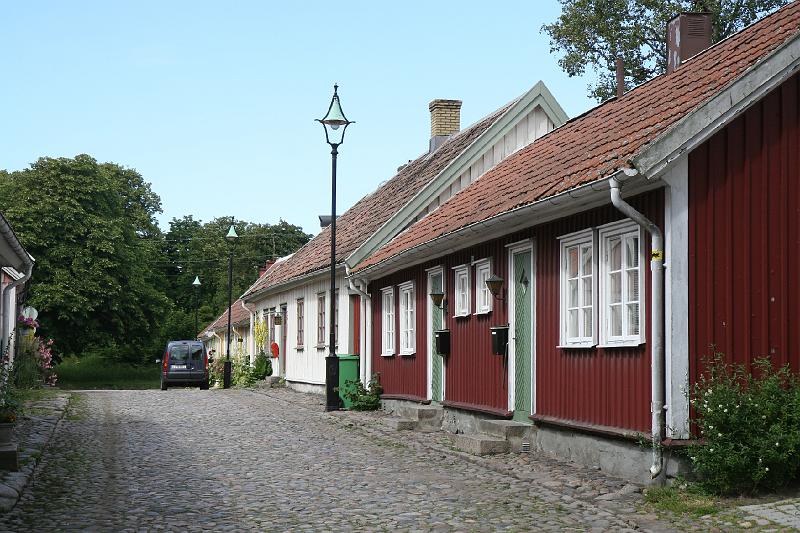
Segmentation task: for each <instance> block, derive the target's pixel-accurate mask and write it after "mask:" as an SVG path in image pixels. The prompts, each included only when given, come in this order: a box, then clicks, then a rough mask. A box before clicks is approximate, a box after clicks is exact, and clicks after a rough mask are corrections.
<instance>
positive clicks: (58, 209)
mask: <svg viewBox="0 0 800 533" xmlns="http://www.w3.org/2000/svg"><path fill="white" fill-rule="evenodd" d="M0 211H2V212H3V214H4V215H5V216H6V218H7V219H8V220H9V222H10V223H11V225H12V226H13V227H14V230H15V232H16V233H17V235H18V236H19V238H20V240H21V241H22V243H23V244H24V246H25V247H26V249H27V250H28V252H30V254H31V255H32V256H33V257H34V258H35V259H36V266H35V269H34V276H33V280H32V282H31V284H30V289H29V296H30V299H29V303H30V304H31V305H33V306H34V307H36V308H37V309H38V310H39V316H40V322H41V323H42V329H43V334H45V335H47V336H50V337H52V338H54V339H55V341H56V349H57V350H58V351H59V352H60V353H62V354H66V355H72V354H76V355H80V354H82V353H86V352H88V351H101V352H102V353H104V354H106V355H108V356H111V357H115V358H118V359H124V360H128V361H142V360H145V359H149V358H150V357H151V356H152V355H154V354H155V353H158V352H159V350H160V349H161V348H163V345H164V343H165V342H166V340H168V339H174V338H193V337H194V335H195V334H196V333H197V331H196V330H195V329H194V309H195V304H196V305H197V307H198V308H199V310H200V312H199V317H198V321H199V326H202V325H204V324H205V323H207V322H208V321H210V320H211V319H213V318H214V317H216V316H217V315H218V314H219V313H220V312H221V311H222V310H223V309H224V307H225V305H227V265H228V253H229V249H228V248H227V243H226V241H225V239H224V235H225V233H226V232H227V230H228V227H229V225H230V223H231V219H230V218H218V219H214V220H212V221H210V222H208V223H205V224H204V223H202V222H201V221H199V220H195V219H194V218H193V217H191V216H187V217H184V218H182V219H173V220H172V221H171V222H170V228H169V230H168V231H167V232H166V233H163V232H162V231H161V229H160V228H159V227H158V224H157V223H156V220H155V216H156V214H158V213H160V212H161V200H160V198H159V197H158V195H157V194H156V193H155V192H153V190H152V189H151V186H150V184H149V183H147V182H146V181H145V180H144V179H143V178H142V176H141V175H140V174H139V173H138V172H136V171H135V170H133V169H129V168H124V167H122V166H120V165H116V164H114V163H98V162H97V161H96V160H95V159H93V158H92V157H90V156H88V155H78V156H76V157H74V158H57V159H56V158H48V157H44V158H41V159H39V160H38V161H36V162H35V163H33V164H32V165H31V166H30V167H29V168H27V169H25V170H20V171H16V172H11V173H9V172H5V171H0ZM236 228H237V231H238V232H239V234H240V235H241V238H240V239H239V241H240V242H238V243H237V244H236V247H235V248H234V250H233V253H234V284H233V292H234V297H236V296H238V295H239V294H241V293H242V292H243V291H244V290H245V289H246V288H247V287H248V286H249V285H250V284H251V283H253V282H254V281H255V279H256V277H257V275H258V270H259V267H260V266H262V265H263V264H264V263H265V261H266V260H267V259H269V258H273V257H276V256H280V255H286V254H288V253H291V252H293V251H294V250H296V249H297V248H298V247H300V246H302V245H303V244H304V243H305V242H307V241H308V239H309V238H310V235H307V234H305V233H303V231H302V230H301V229H300V228H299V227H297V226H294V225H291V224H288V223H287V222H284V221H280V223H279V224H275V225H269V224H256V223H250V222H246V221H236ZM195 276H199V277H200V280H201V283H202V286H201V289H200V291H198V293H197V294H195V293H194V292H193V288H192V281H193V280H194V277H195ZM195 296H197V297H198V298H199V299H198V300H197V302H195V299H194V298H195Z"/></svg>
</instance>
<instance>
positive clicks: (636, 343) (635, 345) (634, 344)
mask: <svg viewBox="0 0 800 533" xmlns="http://www.w3.org/2000/svg"><path fill="white" fill-rule="evenodd" d="M644 345H645V342H644V341H640V340H635V341H626V342H611V343H608V342H607V343H605V344H598V345H597V347H598V348H606V349H607V348H639V347H640V346H644Z"/></svg>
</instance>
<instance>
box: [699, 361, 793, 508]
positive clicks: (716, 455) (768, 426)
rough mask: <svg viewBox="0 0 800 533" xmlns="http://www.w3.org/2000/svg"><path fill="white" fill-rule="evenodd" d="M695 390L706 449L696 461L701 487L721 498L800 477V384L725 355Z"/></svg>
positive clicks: (764, 365) (763, 365) (781, 372)
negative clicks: (727, 359) (749, 369)
mask: <svg viewBox="0 0 800 533" xmlns="http://www.w3.org/2000/svg"><path fill="white" fill-rule="evenodd" d="M710 363H711V364H710V365H709V369H708V372H707V373H706V375H704V376H702V377H701V378H700V380H699V381H698V382H697V383H696V384H695V385H694V387H693V389H692V395H691V402H692V405H693V406H694V408H695V410H696V412H697V419H696V420H695V422H696V424H697V426H698V427H699V429H700V433H701V436H702V440H701V443H700V444H697V445H695V446H692V447H691V448H690V450H689V451H690V457H691V460H692V463H693V465H694V468H695V471H696V472H697V473H698V474H699V475H700V477H701V483H702V484H703V485H704V486H705V487H706V488H707V489H709V490H711V491H713V492H715V493H718V494H736V493H744V492H749V493H752V492H755V491H757V490H759V489H777V488H779V487H782V486H784V485H786V484H787V483H789V482H790V481H792V480H794V479H796V478H797V476H798V474H800V383H798V380H797V378H796V377H795V376H793V375H792V374H791V372H790V370H789V368H788V366H785V367H782V368H779V369H774V368H773V366H772V364H771V363H770V361H769V360H767V359H761V360H758V361H756V362H755V364H754V366H755V368H754V372H753V373H750V372H747V371H746V370H745V369H744V368H743V367H742V366H741V365H735V364H729V363H726V362H725V361H724V360H723V359H722V357H721V355H720V354H716V356H715V357H714V359H713V360H712V361H711V362H710Z"/></svg>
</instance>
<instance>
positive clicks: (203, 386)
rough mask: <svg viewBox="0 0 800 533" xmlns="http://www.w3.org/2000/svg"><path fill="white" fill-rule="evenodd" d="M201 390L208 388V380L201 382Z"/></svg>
mask: <svg viewBox="0 0 800 533" xmlns="http://www.w3.org/2000/svg"><path fill="white" fill-rule="evenodd" d="M200 390H208V381H204V382H202V383H201V384H200Z"/></svg>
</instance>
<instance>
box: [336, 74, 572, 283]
mask: <svg viewBox="0 0 800 533" xmlns="http://www.w3.org/2000/svg"><path fill="white" fill-rule="evenodd" d="M537 106H538V107H541V108H542V110H543V111H544V112H545V115H546V116H547V118H548V119H549V120H550V121H551V122H552V123H553V125H554V126H555V127H556V128H558V127H559V126H561V125H562V124H564V123H565V122H566V121H567V120H568V118H569V117H567V114H566V113H565V112H564V110H563V109H562V108H561V106H560V105H559V104H558V102H557V101H556V99H555V98H554V97H553V95H552V93H551V92H550V91H549V90H548V89H547V86H546V85H545V84H544V83H543V82H541V81H539V82H538V83H536V85H534V86H533V87H532V88H531V89H530V90H529V91H528V92H527V93H525V94H524V95H523V96H521V97H520V98H519V99H518V100H517V101H516V102H515V103H513V104H512V105H511V106H510V107H509V108H508V109H507V110H506V111H505V112H504V113H503V114H502V116H500V117H499V118H498V119H497V120H496V121H495V123H494V124H492V126H490V127H489V128H488V129H487V130H486V131H484V132H483V133H482V134H481V135H480V136H478V138H477V139H475V140H474V141H473V142H472V143H471V144H470V145H469V146H468V147H467V148H466V149H465V150H464V151H463V152H462V153H461V154H460V155H458V156H456V157H455V159H453V160H452V161H451V162H450V164H448V165H447V166H446V167H445V168H444V169H443V170H442V171H441V172H440V173H439V174H438V175H437V176H436V177H434V178H433V180H431V182H430V183H429V184H428V185H426V186H425V187H423V188H422V189H421V190H420V191H419V192H417V194H416V195H415V196H414V197H413V198H412V199H411V200H409V201H408V203H406V205H404V206H403V207H402V208H400V210H398V212H397V213H395V214H394V215H392V217H391V218H389V220H387V221H386V222H385V223H384V224H383V225H382V226H381V227H380V228H378V230H377V231H376V232H375V233H373V234H372V235H371V236H370V237H369V238H368V239H367V240H366V241H364V242H363V243H362V244H361V245H360V246H359V247H358V248H356V249H355V250H354V251H353V252H352V253H351V254H350V256H349V257H348V258H347V259H346V263H347V265H348V266H349V267H350V268H353V267H355V266H356V265H357V264H359V263H360V262H361V261H363V260H364V259H366V258H367V257H369V256H370V255H371V254H372V253H374V252H375V251H376V250H377V249H378V248H380V247H381V246H382V245H384V244H385V243H387V242H389V240H391V239H392V238H393V237H394V236H395V235H397V233H399V232H400V231H402V230H403V228H405V227H406V226H408V225H409V224H411V223H413V222H414V220H415V218H416V217H417V215H419V214H420V213H421V212H423V210H424V209H426V208H427V207H428V206H429V205H430V204H431V203H432V202H434V201H435V200H436V199H437V198H438V197H439V195H441V194H442V193H443V192H445V190H447V189H448V188H449V187H450V186H451V185H452V184H453V182H454V180H455V179H457V178H458V177H459V176H461V174H463V173H464V172H466V171H467V170H469V168H470V166H471V165H472V164H474V163H475V162H476V161H478V159H479V158H482V157H483V155H484V153H486V151H487V150H488V149H489V148H491V146H492V145H493V144H494V143H496V142H498V141H499V140H500V139H502V138H503V136H505V135H506V134H507V133H509V132H511V131H512V129H513V128H514V127H515V126H516V125H517V124H518V123H519V122H520V121H521V120H522V119H523V118H525V117H526V116H527V115H528V113H530V112H531V111H533V110H534V109H535V108H536V107H537Z"/></svg>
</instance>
